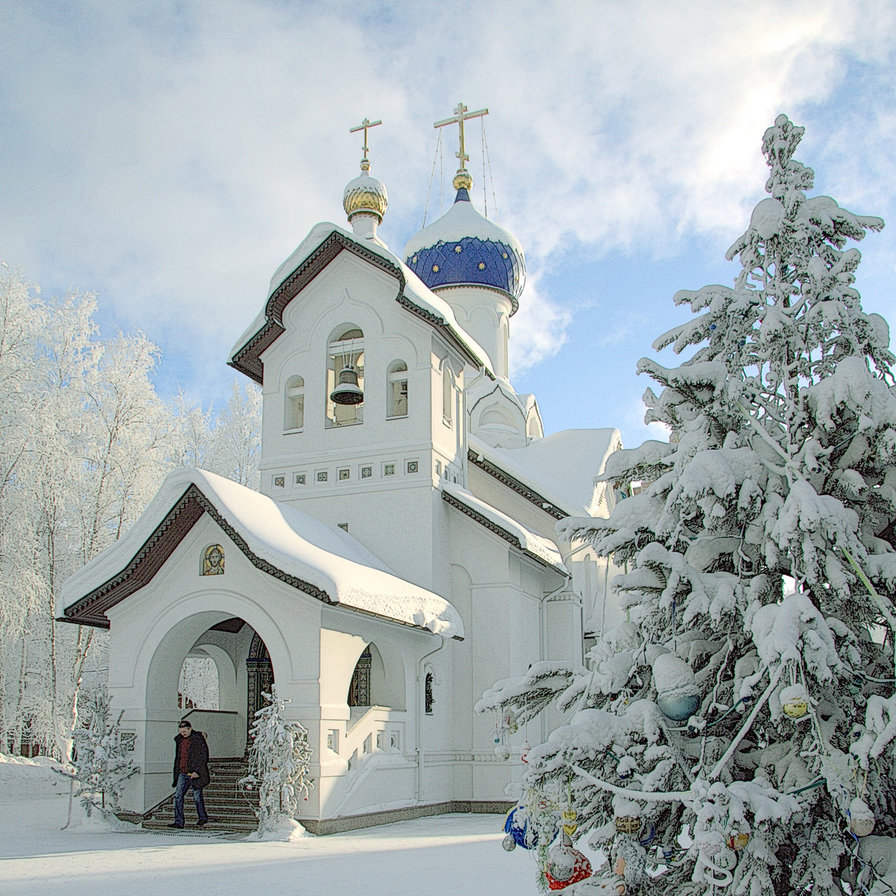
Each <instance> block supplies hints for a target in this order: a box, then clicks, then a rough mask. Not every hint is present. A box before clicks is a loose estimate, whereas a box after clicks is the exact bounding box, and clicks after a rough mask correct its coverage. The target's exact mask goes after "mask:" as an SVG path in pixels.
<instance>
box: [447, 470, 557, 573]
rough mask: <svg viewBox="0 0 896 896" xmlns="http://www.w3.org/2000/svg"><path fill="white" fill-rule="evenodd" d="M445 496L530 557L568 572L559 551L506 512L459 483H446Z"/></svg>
mask: <svg viewBox="0 0 896 896" xmlns="http://www.w3.org/2000/svg"><path fill="white" fill-rule="evenodd" d="M442 496H443V497H445V496H447V499H448V500H449V503H452V504H454V505H455V506H457V505H458V504H461V505H463V508H462V509H465V512H466V511H470V512H469V513H468V515H469V516H472V517H473V518H474V519H478V520H479V522H481V523H483V524H484V525H486V526H487V527H488V528H489V529H491V530H492V531H495V532H497V533H498V534H499V535H501V536H502V537H503V538H506V539H508V540H512V541H514V542H515V543H516V545H517V546H518V547H519V548H520V549H521V550H523V551H525V553H527V554H530V555H531V556H533V557H535V558H536V559H537V560H540V561H541V562H542V563H545V564H546V565H548V566H553V567H554V568H555V569H557V570H558V571H560V572H563V573H565V572H566V567H565V566H564V565H563V558H562V557H561V555H560V551H558V550H557V547H556V546H555V545H554V544H553V543H552V542H551V541H549V540H548V539H547V538H543V537H542V536H541V535H537V534H536V533H535V532H533V531H532V530H531V529H527V528H526V527H525V526H523V525H521V524H520V523H518V522H517V521H516V520H514V519H512V518H511V517H509V516H507V514H506V513H501V511H500V510H498V509H496V508H495V507H492V506H491V504H487V503H486V502H485V501H483V500H482V499H480V498H477V497H476V496H475V495H473V494H472V493H470V492H468V491H467V490H466V489H465V488H462V487H461V486H459V485H457V484H456V483H453V482H443V483H442Z"/></svg>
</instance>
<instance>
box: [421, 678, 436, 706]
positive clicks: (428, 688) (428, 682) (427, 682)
mask: <svg viewBox="0 0 896 896" xmlns="http://www.w3.org/2000/svg"><path fill="white" fill-rule="evenodd" d="M432 683H433V675H432V672H427V673H426V678H425V679H424V680H423V711H424V712H425V713H426V715H428V716H431V715H432V708H433V706H434V705H435V700H434V699H433V695H432Z"/></svg>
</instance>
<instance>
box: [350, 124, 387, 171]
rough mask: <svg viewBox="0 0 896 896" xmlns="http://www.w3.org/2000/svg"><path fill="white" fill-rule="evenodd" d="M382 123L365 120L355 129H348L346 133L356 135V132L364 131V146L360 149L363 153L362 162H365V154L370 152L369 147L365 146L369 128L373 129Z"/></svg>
mask: <svg viewBox="0 0 896 896" xmlns="http://www.w3.org/2000/svg"><path fill="white" fill-rule="evenodd" d="M382 123H383V122H382V121H371V120H370V119H369V118H365V119H364V121H362V122H361V124H359V125H358V126H357V127H356V128H349V129H348V132H349V133H350V134H356V133H357V132H358V131H364V145H363V146H362V147H361V151H362V152H363V153H364V158H363V159H361V161H362V162H366V161H367V153H368V152H370V147H369V146H368V145H367V131H368V130H370V128H375V127H376V126H377V125H379V124H382Z"/></svg>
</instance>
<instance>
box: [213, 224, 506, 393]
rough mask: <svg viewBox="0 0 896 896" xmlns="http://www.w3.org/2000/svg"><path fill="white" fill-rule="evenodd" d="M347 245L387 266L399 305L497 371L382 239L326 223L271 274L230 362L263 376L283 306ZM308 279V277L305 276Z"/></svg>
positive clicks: (256, 376)
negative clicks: (262, 363)
mask: <svg viewBox="0 0 896 896" xmlns="http://www.w3.org/2000/svg"><path fill="white" fill-rule="evenodd" d="M343 249H348V250H350V251H352V252H354V253H355V254H358V255H360V256H361V257H363V258H366V259H368V260H370V261H372V262H374V263H378V264H379V265H380V266H381V267H383V268H384V269H386V270H388V271H389V272H390V273H391V274H393V275H394V276H395V277H396V279H397V280H398V294H397V295H396V300H397V301H398V302H399V304H401V305H403V306H404V307H406V308H408V310H410V311H412V312H414V313H416V314H417V315H418V316H419V317H421V318H422V319H423V320H425V321H427V322H428V323H430V324H431V325H433V326H435V327H437V328H439V329H440V330H442V331H443V332H444V333H445V334H446V335H447V336H449V338H451V339H452V341H454V342H455V344H456V345H457V346H458V347H459V348H460V349H461V350H462V351H463V353H464V354H465V356H466V360H467V361H468V362H469V363H470V364H472V365H473V366H474V367H479V368H483V369H484V370H486V371H488V372H489V374H490V375H492V376H494V372H493V370H492V365H491V361H490V360H489V358H488V354H487V353H486V351H485V350H484V349H483V348H482V346H480V345H479V344H478V343H477V342H476V340H475V339H473V337H472V336H470V334H469V333H467V332H466V331H465V330H464V329H463V327H461V325H460V324H459V323H458V321H457V318H456V317H455V315H454V311H453V309H452V308H451V306H450V305H449V304H448V302H446V301H445V300H444V299H441V298H439V297H438V296H437V295H436V294H435V293H434V292H432V290H430V289H429V288H428V287H427V286H426V284H425V283H423V281H422V280H421V279H420V278H419V277H418V276H417V275H416V274H415V273H414V272H413V271H412V270H411V269H410V268H409V267H408V266H407V265H406V264H405V263H404V262H403V261H401V260H400V259H399V258H397V257H396V256H395V255H393V254H392V253H391V252H390V251H389V250H388V249H387V248H386V247H385V246H383V245H382V244H380V243H379V242H377V241H374V240H369V239H363V238H359V237H357V236H356V235H355V234H353V233H351V232H350V231H348V230H344V229H343V228H342V227H337V226H336V225H335V224H330V223H328V222H323V223H321V224H316V225H315V226H314V227H312V228H311V231H310V232H309V234H308V236H306V237H305V239H304V240H302V242H301V243H300V244H299V246H298V248H297V249H296V250H295V251H294V252H293V253H292V254H291V255H290V256H289V258H287V259H286V261H284V262H283V264H281V265H280V267H278V268H277V270H276V271H275V272H274V276H273V277H272V278H271V284H270V288H269V290H268V298H267V301H266V303H265V307H264V308H263V309H262V311H261V312H260V313H259V314H258V315H257V316H256V317H255V319H254V320H253V321H252V323H251V324H250V325H249V327H248V328H247V329H246V330H245V332H244V333H243V334H242V335H241V336H240V338H239V339H238V340H237V341H236V343H235V345H234V346H233V348H232V349H231V351H230V356H229V363H230V364H231V366H233V367H236V368H237V369H238V370H242V371H243V372H244V373H246V374H247V375H249V376H252V377H253V378H254V379H256V380H258V379H259V370H260V368H259V366H258V364H257V356H258V355H260V354H261V352H263V351H264V349H266V348H267V347H268V346H269V345H270V344H271V343H272V342H273V341H274V340H275V339H276V338H277V336H279V335H280V333H282V332H283V326H282V314H283V309H284V308H285V307H286V305H287V304H289V302H290V301H291V300H292V299H293V298H294V297H295V295H296V294H297V292H299V291H300V290H301V289H302V287H303V286H304V285H305V283H306V282H308V281H309V280H311V279H313V278H314V277H315V276H316V275H317V273H319V271H320V269H322V267H325V266H326V265H327V264H328V263H329V262H330V261H331V260H332V259H333V258H335V257H336V255H338V254H339V252H341V251H342V250H343ZM306 278H307V279H306Z"/></svg>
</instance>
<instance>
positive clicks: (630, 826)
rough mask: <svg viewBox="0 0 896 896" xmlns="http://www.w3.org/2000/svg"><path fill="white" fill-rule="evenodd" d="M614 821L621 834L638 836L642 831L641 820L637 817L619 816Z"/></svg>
mask: <svg viewBox="0 0 896 896" xmlns="http://www.w3.org/2000/svg"><path fill="white" fill-rule="evenodd" d="M613 821H614V822H615V824H616V830H617V831H618V832H619V833H620V834H637V833H638V831H640V830H641V819H640V817H639V816H637V815H617V816H615V818H614V819H613Z"/></svg>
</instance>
